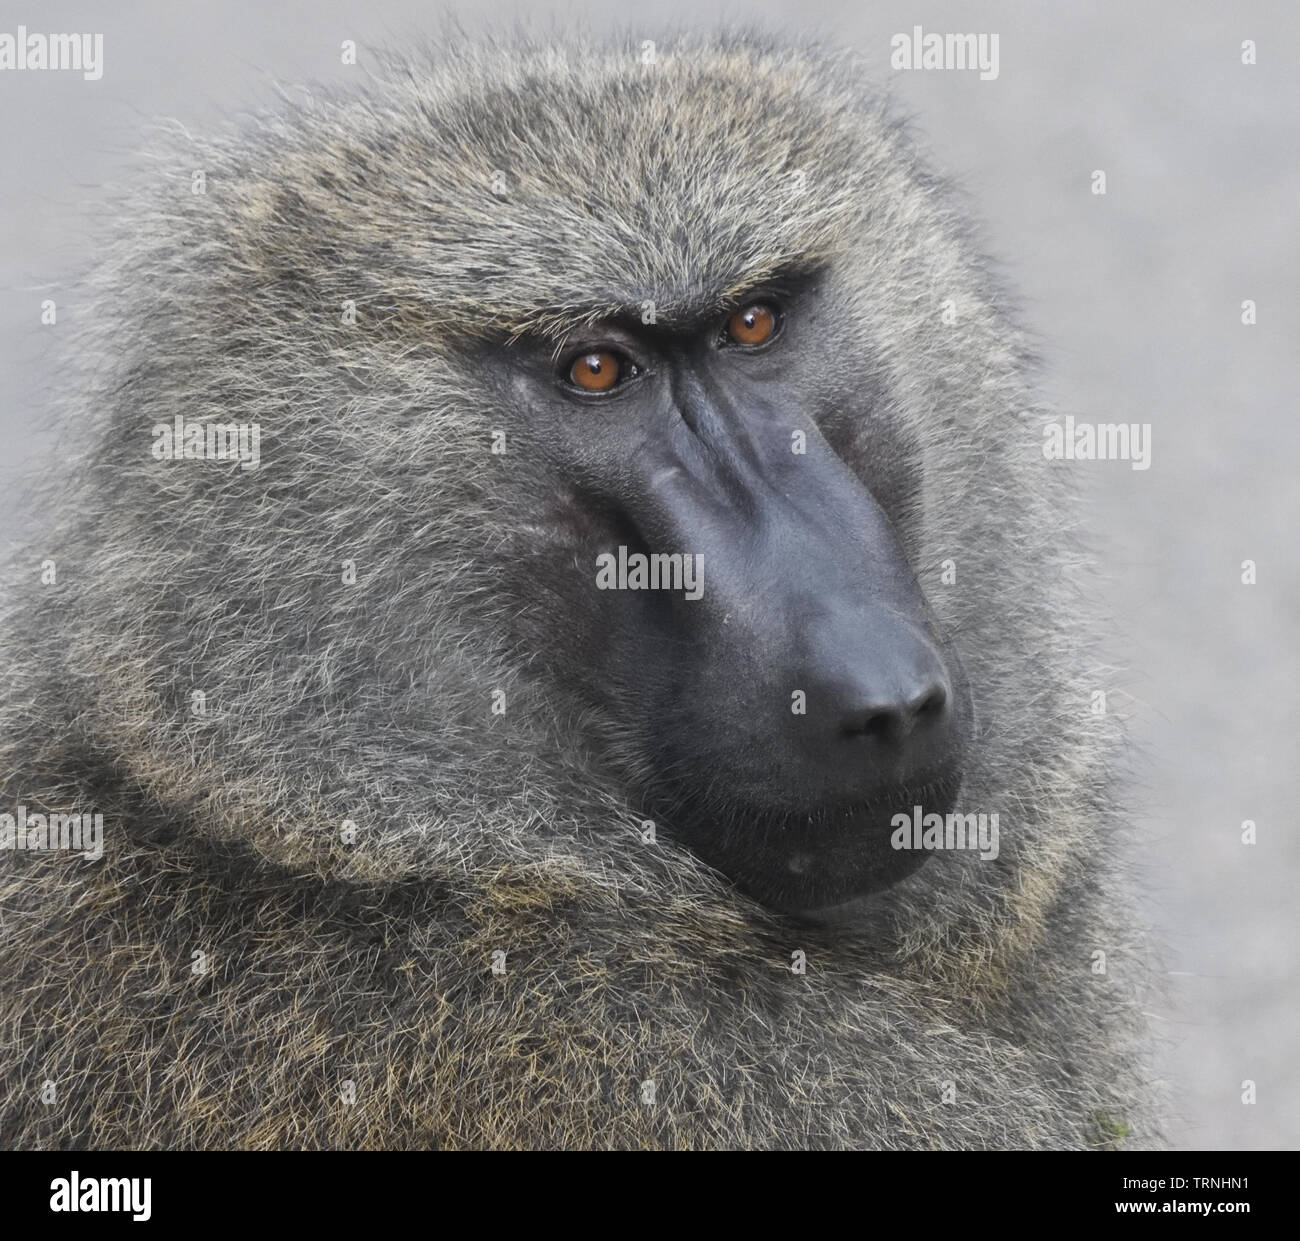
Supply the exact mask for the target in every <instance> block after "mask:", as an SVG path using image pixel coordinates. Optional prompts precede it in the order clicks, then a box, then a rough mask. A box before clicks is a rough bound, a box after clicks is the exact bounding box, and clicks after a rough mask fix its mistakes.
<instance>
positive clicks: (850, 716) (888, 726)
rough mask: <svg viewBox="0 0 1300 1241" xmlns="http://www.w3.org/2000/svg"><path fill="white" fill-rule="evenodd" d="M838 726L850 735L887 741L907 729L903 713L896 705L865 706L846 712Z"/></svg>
mask: <svg viewBox="0 0 1300 1241" xmlns="http://www.w3.org/2000/svg"><path fill="white" fill-rule="evenodd" d="M840 728H841V729H842V730H843V731H844V732H845V733H848V734H849V735H850V736H858V737H877V738H880V739H881V740H885V741H889V740H892V739H893V738H895V737H898V736H899V735H900V734H902V733H903V732H905V731H906V730H907V723H906V720H905V718H904V713H903V712H902V711H900V710H899V709H898V708H897V707H892V706H890V707H866V708H861V709H859V710H857V711H849V712H846V713H845V715H844V716H843V718H842V719H841V720H840Z"/></svg>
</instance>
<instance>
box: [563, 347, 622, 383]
mask: <svg viewBox="0 0 1300 1241" xmlns="http://www.w3.org/2000/svg"><path fill="white" fill-rule="evenodd" d="M637 374H639V371H638V369H637V366H636V364H635V363H634V362H632V361H631V360H629V359H628V358H625V357H623V356H622V355H621V354H617V353H612V352H610V351H609V350H607V349H600V350H595V351H593V352H591V353H583V354H579V355H578V356H577V357H576V358H574V359H573V361H572V363H571V364H570V365H569V375H568V378H569V383H571V384H572V385H573V386H574V387H575V388H581V389H582V391H583V392H608V391H609V390H610V389H611V388H613V387H614V386H615V385H617V384H620V383H624V382H625V381H626V380H629V379H632V378H634V377H635V376H636V375H637Z"/></svg>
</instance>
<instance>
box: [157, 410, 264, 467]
mask: <svg viewBox="0 0 1300 1241" xmlns="http://www.w3.org/2000/svg"><path fill="white" fill-rule="evenodd" d="M152 434H153V448H152V452H153V455H154V458H155V459H156V460H158V461H236V460H237V461H238V462H239V468H240V469H241V470H255V469H257V467H258V464H259V463H260V462H261V460H262V452H261V444H262V428H261V426H260V425H259V424H258V423H256V422H196V421H195V420H194V419H193V418H191V419H190V420H189V421H188V422H187V421H186V420H185V418H184V416H183V415H181V414H177V415H176V417H175V418H173V419H172V424H171V426H168V425H167V424H166V423H165V422H159V423H157V424H155V426H154V428H153V432H152Z"/></svg>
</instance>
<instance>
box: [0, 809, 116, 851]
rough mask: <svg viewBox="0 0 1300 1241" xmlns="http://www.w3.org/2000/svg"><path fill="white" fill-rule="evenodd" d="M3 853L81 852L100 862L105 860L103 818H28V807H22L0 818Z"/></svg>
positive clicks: (61, 816) (67, 816)
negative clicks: (10, 850) (6, 851)
mask: <svg viewBox="0 0 1300 1241" xmlns="http://www.w3.org/2000/svg"><path fill="white" fill-rule="evenodd" d="M0 849H13V850H15V851H18V852H28V851H30V852H34V853H40V852H48V851H51V850H63V851H65V852H70V853H78V852H79V853H80V854H81V856H82V857H84V858H88V859H89V860H90V861H92V862H98V861H99V859H100V858H102V857H103V856H104V816H103V815H102V814H89V813H86V814H28V812H27V807H26V806H19V807H18V809H17V811H16V813H14V814H0Z"/></svg>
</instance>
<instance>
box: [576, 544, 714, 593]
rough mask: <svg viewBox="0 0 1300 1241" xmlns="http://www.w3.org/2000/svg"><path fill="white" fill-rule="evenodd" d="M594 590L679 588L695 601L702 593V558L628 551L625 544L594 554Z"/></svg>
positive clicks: (678, 554) (674, 553) (696, 554)
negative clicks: (597, 554)
mask: <svg viewBox="0 0 1300 1241" xmlns="http://www.w3.org/2000/svg"><path fill="white" fill-rule="evenodd" d="M596 589H597V590H680V591H682V592H684V594H685V595H686V598H688V599H691V600H695V599H698V598H700V596H701V595H703V594H704V557H703V556H702V555H701V554H700V553H699V552H696V553H695V555H693V556H688V555H684V554H682V553H681V552H673V553H671V554H670V553H667V552H655V553H652V554H647V553H645V552H630V553H629V552H628V550H627V548H626V547H620V548H619V549H618V555H617V556H616V555H615V554H614V553H613V552H601V553H600V555H599V556H597V557H596Z"/></svg>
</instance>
